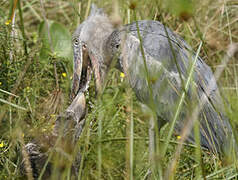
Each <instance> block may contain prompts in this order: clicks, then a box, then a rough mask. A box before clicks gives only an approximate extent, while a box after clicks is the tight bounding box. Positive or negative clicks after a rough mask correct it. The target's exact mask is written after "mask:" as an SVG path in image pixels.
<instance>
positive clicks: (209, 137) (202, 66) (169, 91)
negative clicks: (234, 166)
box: [116, 20, 232, 153]
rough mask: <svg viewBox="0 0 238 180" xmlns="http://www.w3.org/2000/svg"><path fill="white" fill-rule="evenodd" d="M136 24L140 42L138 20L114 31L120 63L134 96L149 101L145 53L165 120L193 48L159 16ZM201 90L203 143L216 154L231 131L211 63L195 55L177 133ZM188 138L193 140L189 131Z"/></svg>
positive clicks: (168, 118)
mask: <svg viewBox="0 0 238 180" xmlns="http://www.w3.org/2000/svg"><path fill="white" fill-rule="evenodd" d="M138 27H139V32H140V36H141V42H140V40H139V37H138V31H137V24H136V22H134V23H132V24H129V25H125V26H124V27H123V28H122V29H121V30H120V31H118V32H117V33H116V34H118V36H121V38H122V39H124V40H122V42H121V43H122V53H121V57H120V61H121V66H122V69H123V71H125V73H126V74H128V77H129V81H130V84H131V86H132V88H133V89H134V91H135V93H136V95H137V97H138V99H139V100H140V101H141V102H143V103H146V104H149V102H148V101H149V89H148V85H147V82H146V78H145V69H144V64H143V58H145V59H146V64H147V67H148V72H149V77H150V82H151V86H152V94H153V100H154V104H155V106H156V113H157V115H158V117H159V118H160V119H163V120H165V121H167V122H169V121H171V120H172V119H173V116H174V112H175V109H176V107H177V103H178V100H179V98H180V96H181V94H182V92H183V89H184V84H183V82H186V80H187V78H188V74H189V71H190V67H191V65H192V62H193V61H194V60H195V53H194V52H193V50H192V48H191V47H190V46H189V45H187V43H186V42H185V41H184V40H183V39H182V38H181V37H180V36H178V35H176V34H175V33H173V32H172V31H171V30H170V29H169V28H166V27H165V26H164V25H162V24H161V23H160V22H158V21H147V20H144V21H138ZM166 31H167V32H166ZM140 43H142V45H143V50H144V52H145V53H144V55H143V54H142V53H141V48H140ZM181 79H182V80H181ZM208 87H209V89H210V90H209V91H210V92H211V93H210V94H208V90H207V89H208ZM204 95H205V99H206V102H205V104H204V106H203V108H202V110H201V112H200V115H199V120H200V135H201V136H200V137H201V145H202V146H203V147H205V148H208V149H210V150H212V151H213V152H218V153H220V152H221V151H224V146H225V144H226V142H227V140H228V137H229V135H230V134H232V130H231V126H230V124H229V122H228V118H227V117H226V116H225V111H224V106H223V102H222V98H221V96H220V93H219V90H218V88H217V84H216V81H215V78H214V75H213V73H212V71H211V69H210V67H209V66H208V65H207V64H206V63H205V62H204V61H203V60H202V59H201V58H200V57H198V59H197V62H196V64H195V70H194V76H193V82H192V83H191V84H190V86H189V89H188V92H187V93H186V98H185V102H184V104H183V109H182V111H181V113H180V117H179V119H178V121H177V123H176V127H175V130H176V132H177V133H180V132H181V130H182V128H183V127H184V124H185V121H186V120H189V117H190V115H191V112H192V110H193V109H190V107H193V108H194V107H196V105H197V104H198V103H199V101H200V99H201V97H202V96H204ZM191 102H193V103H191ZM188 140H190V141H192V142H194V134H193V133H191V134H190V136H189V138H188Z"/></svg>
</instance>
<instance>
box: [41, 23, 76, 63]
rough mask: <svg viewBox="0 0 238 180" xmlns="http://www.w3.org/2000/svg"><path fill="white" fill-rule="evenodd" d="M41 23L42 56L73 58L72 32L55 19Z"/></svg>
mask: <svg viewBox="0 0 238 180" xmlns="http://www.w3.org/2000/svg"><path fill="white" fill-rule="evenodd" d="M47 23H48V25H47V24H46V22H45V21H43V22H42V23H41V24H40V27H39V36H40V38H41V41H42V47H41V51H40V57H41V58H43V59H44V58H47V57H49V56H53V57H55V58H72V46H71V34H70V33H69V31H68V30H67V29H66V28H65V27H64V26H63V25H61V24H59V23H57V22H54V21H47Z"/></svg>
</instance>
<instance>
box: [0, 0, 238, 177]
mask: <svg viewBox="0 0 238 180" xmlns="http://www.w3.org/2000/svg"><path fill="white" fill-rule="evenodd" d="M93 2H95V3H96V4H97V5H98V6H99V7H103V8H104V10H105V11H106V12H107V13H108V14H109V16H110V17H111V19H112V21H113V22H114V23H118V22H119V23H120V22H121V23H122V24H126V23H128V22H132V21H133V20H134V18H135V17H136V19H138V20H140V19H154V20H159V21H161V22H163V23H164V24H165V25H166V26H168V27H169V28H171V29H172V30H174V31H175V32H176V33H177V34H179V35H181V36H182V37H184V39H185V40H186V41H187V42H188V43H189V44H190V45H191V46H192V47H193V49H194V50H195V51H199V50H198V49H199V45H200V43H201V42H202V48H201V50H200V53H199V55H200V56H201V57H202V58H203V59H204V61H205V62H206V63H207V64H209V65H210V66H211V67H212V69H213V70H214V71H215V70H216V69H217V68H221V66H220V64H222V62H223V61H224V58H225V56H226V53H227V48H228V45H229V44H231V43H236V42H237V41H238V24H237V15H238V14H237V6H238V4H237V2H236V0H227V1H218V2H215V1H212V0H202V1H200V2H199V3H198V2H197V1H186V0H180V1H176V3H175V2H174V1H173V0H170V1H165V0H164V1H162V0H150V1H146V0H144V1H143V0H141V1H123V0H118V1H115V2H116V3H112V1H109V0H101V1H98V2H97V1H93V0H92V1H76V0H68V1H63V0H57V1H56V0H55V1H50V0H45V1H37V0H32V1H27V0H18V2H17V1H16V0H15V1H14V0H9V1H8V0H3V1H1V2H0V134H1V135H0V179H25V178H26V177H24V176H23V175H22V174H21V173H20V164H21V161H22V147H24V145H25V144H27V143H28V142H30V141H31V140H32V139H36V140H37V141H39V142H41V143H42V144H47V142H45V141H46V139H47V138H45V136H46V134H49V133H50V132H51V131H52V127H53V126H54V122H55V120H56V117H57V115H59V114H60V113H61V112H63V111H64V110H65V109H66V108H67V106H68V105H69V104H70V98H69V93H70V88H71V81H72V77H71V76H72V72H73V68H72V67H73V66H72V62H73V60H72V58H70V56H68V57H67V56H64V57H62V56H58V54H57V53H56V54H46V55H45V56H43V57H42V56H41V53H42V51H41V48H42V42H44V40H45V39H47V36H42V35H41V33H40V32H39V29H40V24H41V22H42V21H43V20H46V19H47V20H52V21H54V22H57V23H60V24H62V25H63V27H66V28H67V29H68V30H69V32H70V33H73V31H74V30H75V28H76V27H77V25H78V24H79V23H80V22H83V20H84V19H85V18H86V17H87V16H88V14H89V8H90V4H91V3H93ZM19 4H20V6H19ZM134 7H135V10H133V8H134ZM130 8H131V9H130ZM134 12H135V16H134V14H133V13H134ZM14 14H15V21H13V19H12V18H13V17H14ZM9 20H11V22H10V21H9ZM9 22H10V23H9ZM12 24H14V28H12ZM66 34H67V33H66ZM43 37H44V38H45V39H43V40H42V38H43ZM48 41H49V42H48ZM65 41H66V40H65V39H61V38H60V36H57V37H56V39H53V43H51V42H50V40H47V43H48V44H47V45H49V46H51V47H50V48H53V49H54V50H55V48H56V49H57V48H58V47H56V46H55V45H54V43H55V42H62V43H64V42H65ZM55 51H56V50H55ZM109 77H110V78H109V79H108V82H107V86H106V88H105V90H104V92H103V94H102V95H101V96H100V98H96V97H95V84H94V83H93V82H91V86H90V88H89V91H88V92H87V94H86V98H87V104H88V114H87V117H86V124H85V128H84V131H83V133H82V135H81V137H80V139H79V141H78V142H77V145H76V147H75V149H80V152H81V158H82V160H81V165H82V166H81V169H80V170H79V172H80V173H79V179H99V178H101V179H124V178H125V179H144V178H145V177H146V176H147V174H148V172H149V170H150V169H151V165H153V162H154V163H155V167H156V168H157V169H158V171H159V172H160V173H161V174H163V176H166V172H168V171H169V169H168V167H169V165H170V162H171V161H172V160H173V157H174V155H175V152H176V150H177V148H178V138H177V137H176V136H175V135H172V139H170V138H169V139H168V138H167V134H168V132H169V128H168V126H165V127H163V128H162V129H161V131H160V132H159V134H158V135H157V137H159V138H158V139H156V140H158V141H159V146H161V147H163V148H165V149H167V150H166V151H164V153H165V154H164V156H160V155H158V154H156V152H155V155H154V156H153V157H154V158H153V160H152V161H151V159H150V158H151V156H150V151H149V138H150V137H149V127H150V125H149V124H150V121H149V120H150V119H151V118H152V119H153V115H152V114H153V113H151V111H150V110H148V109H145V108H144V107H141V104H140V103H139V102H138V101H137V99H136V97H135V95H134V94H133V92H132V90H131V89H130V88H128V87H129V86H128V83H127V80H126V78H122V77H120V72H118V70H116V69H112V70H111V71H110V75H109ZM218 84H219V87H220V90H221V92H222V94H223V96H224V97H225V98H226V99H227V102H228V104H229V106H227V111H228V115H229V117H230V119H231V122H232V124H233V125H234V128H235V130H237V124H238V122H237V120H238V111H237V109H238V62H237V54H236V57H231V58H230V60H229V63H228V64H227V65H226V66H225V67H224V71H223V73H222V74H221V77H220V78H219V80H218ZM230 109H231V110H230ZM178 111H179V110H178ZM175 119H176V117H175ZM196 142H199V139H198V141H196ZM157 144H158V142H157ZM47 150H48V149H44V151H45V152H46V151H47ZM49 153H50V152H49ZM200 155H201V156H200ZM74 156H75V154H74V153H72V154H69V153H68V154H67V152H65V156H63V155H62V154H60V153H59V154H58V156H57V155H56V157H55V158H54V159H56V160H55V161H54V162H53V163H54V165H55V167H61V165H62V164H61V163H62V161H63V166H65V167H66V168H64V170H62V171H61V170H59V169H57V168H53V175H52V179H57V176H60V177H61V178H62V179H70V169H69V168H67V167H68V166H70V164H71V163H72V162H71V160H70V158H74ZM236 161H237V159H235V158H232V159H226V161H221V160H219V159H218V158H217V157H215V156H214V155H212V154H211V153H209V152H207V151H203V150H202V151H201V152H200V149H199V148H197V147H196V146H194V145H190V144H185V145H184V148H183V150H182V152H181V155H180V156H179V158H178V161H176V163H177V164H176V171H172V174H170V178H172V177H173V178H174V179H200V178H202V177H203V178H204V177H206V179H232V178H234V179H235V178H237V177H238V172H237V170H236V167H237V162H236ZM154 174H156V173H152V176H151V178H152V179H153V175H154ZM157 178H158V177H157ZM154 179H156V178H154Z"/></svg>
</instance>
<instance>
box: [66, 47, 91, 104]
mask: <svg viewBox="0 0 238 180" xmlns="http://www.w3.org/2000/svg"><path fill="white" fill-rule="evenodd" d="M91 75H92V64H91V60H90V57H89V54H88V50H87V48H86V47H85V46H82V45H81V46H80V47H79V51H78V52H77V53H74V74H73V83H72V89H71V95H70V97H71V100H73V99H74V98H75V97H76V96H77V94H78V93H79V92H81V93H84V92H85V91H87V89H88V87H89V83H90V81H91Z"/></svg>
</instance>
